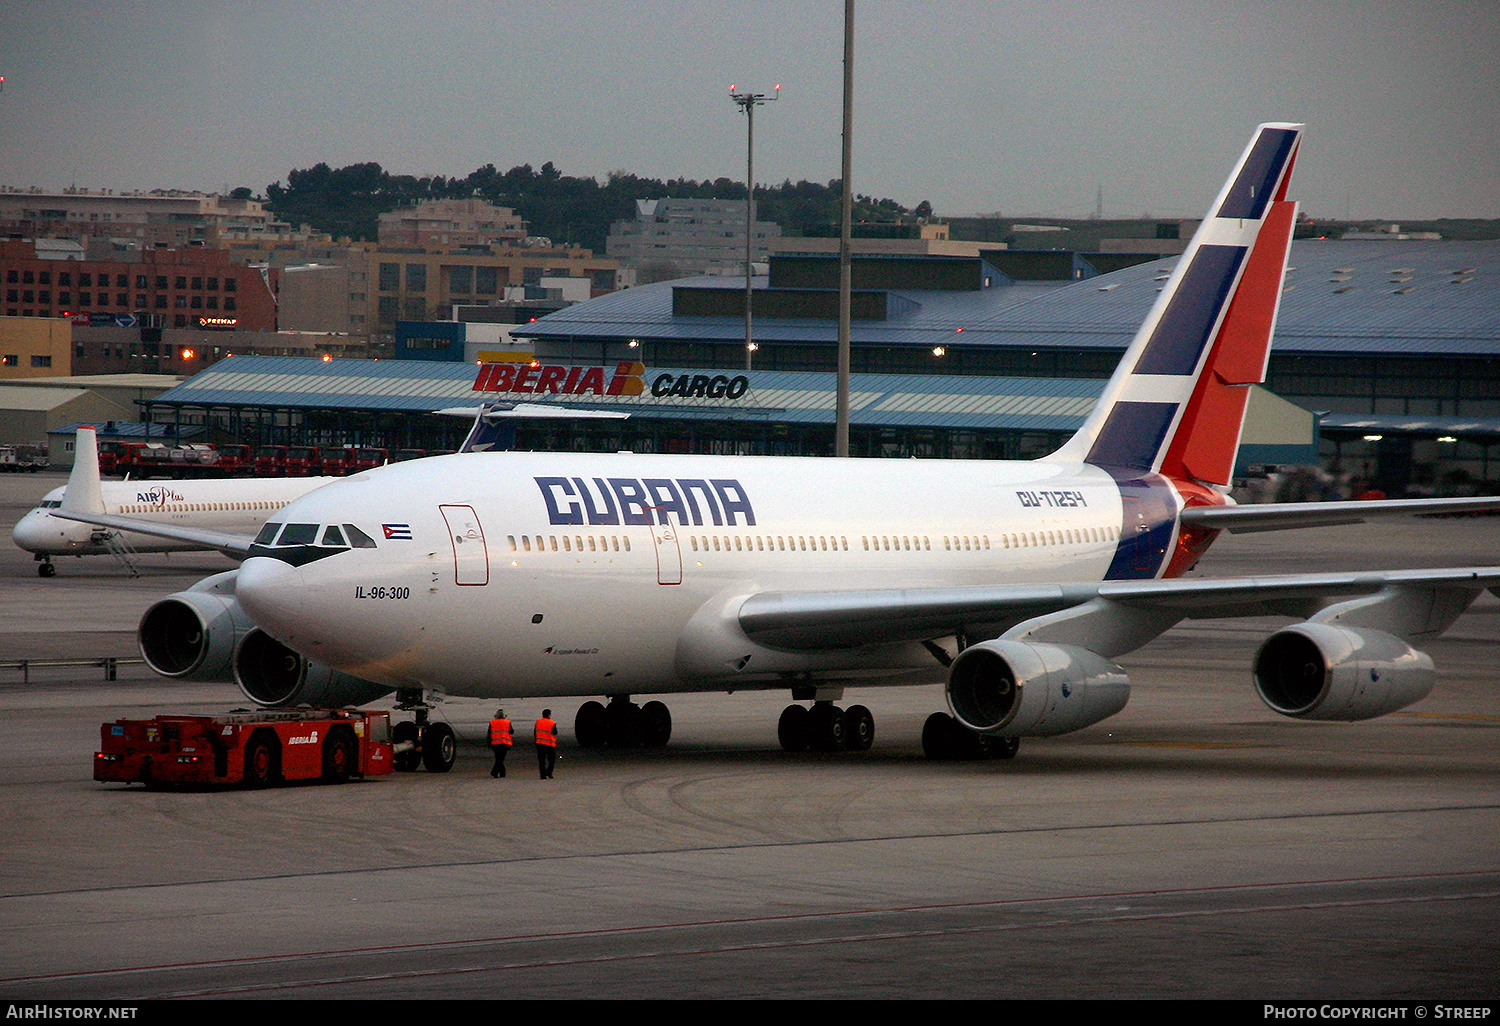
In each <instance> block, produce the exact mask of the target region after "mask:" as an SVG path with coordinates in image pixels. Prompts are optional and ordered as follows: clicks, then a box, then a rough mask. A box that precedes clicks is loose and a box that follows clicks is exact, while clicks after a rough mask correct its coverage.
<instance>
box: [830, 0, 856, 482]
mask: <svg viewBox="0 0 1500 1026" xmlns="http://www.w3.org/2000/svg"><path fill="white" fill-rule="evenodd" d="M853 135H854V0H844V140H843V175H844V181H843V189H842V195H841V196H840V197H839V365H838V376H837V381H836V383H835V385H834V389H835V392H834V401H833V410H834V414H833V454H834V455H835V456H848V455H849V368H850V364H851V362H852V360H851V358H850V345H849V322H850V319H851V318H850V309H849V304H850V296H851V294H852V291H853V277H854V276H853V264H852V258H851V256H850V252H849V250H850V241H849V237H850V235H851V234H853V224H852V222H853V220H854V183H853V181H852V177H853V164H854V160H853V151H854V142H853Z"/></svg>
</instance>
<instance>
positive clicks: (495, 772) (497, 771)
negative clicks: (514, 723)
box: [490, 745, 510, 777]
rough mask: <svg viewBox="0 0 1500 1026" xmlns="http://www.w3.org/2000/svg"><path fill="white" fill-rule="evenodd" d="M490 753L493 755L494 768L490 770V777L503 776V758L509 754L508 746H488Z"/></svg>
mask: <svg viewBox="0 0 1500 1026" xmlns="http://www.w3.org/2000/svg"><path fill="white" fill-rule="evenodd" d="M490 751H492V752H494V753H495V768H494V769H492V770H490V776H492V777H503V776H505V757H506V756H507V755H509V754H510V745H490Z"/></svg>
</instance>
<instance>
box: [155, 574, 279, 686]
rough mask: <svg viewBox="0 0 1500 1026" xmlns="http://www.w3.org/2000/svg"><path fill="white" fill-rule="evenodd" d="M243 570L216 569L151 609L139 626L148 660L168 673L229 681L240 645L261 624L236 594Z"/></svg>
mask: <svg viewBox="0 0 1500 1026" xmlns="http://www.w3.org/2000/svg"><path fill="white" fill-rule="evenodd" d="M238 574H239V571H238V570H230V571H228V572H226V573H222V574H215V575H214V576H213V577H209V578H207V579H205V580H202V581H199V582H198V583H197V584H195V585H193V586H192V587H191V588H189V589H188V590H187V591H179V592H178V593H177V594H175V595H169V596H167V597H166V598H164V599H162V600H161V601H160V602H157V603H156V604H155V605H153V606H152V607H151V608H150V609H148V610H146V614H145V615H144V616H142V617H141V624H140V627H139V628H138V629H137V630H136V639H137V641H138V642H139V644H140V648H141V655H142V657H144V658H145V660H146V665H147V666H149V667H151V669H153V670H155V671H156V672H157V673H159V674H161V675H162V676H163V677H176V678H178V679H180V680H195V681H207V682H213V681H220V682H222V681H228V680H229V679H230V674H231V666H232V663H233V661H234V652H235V648H236V646H237V645H238V644H239V640H240V638H241V637H243V636H244V634H245V632H247V631H249V630H250V629H251V628H252V627H254V626H255V625H254V624H253V623H252V622H251V621H250V618H249V617H248V616H246V615H245V611H244V610H243V609H241V608H240V604H239V602H238V601H237V600H236V598H235V594H234V585H235V578H236V577H237V576H238Z"/></svg>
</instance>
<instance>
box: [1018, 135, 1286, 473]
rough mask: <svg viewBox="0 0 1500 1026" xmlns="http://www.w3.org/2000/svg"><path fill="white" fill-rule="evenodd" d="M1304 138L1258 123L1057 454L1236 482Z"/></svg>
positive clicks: (1282, 265)
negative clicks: (1288, 194) (1117, 361)
mask: <svg viewBox="0 0 1500 1026" xmlns="http://www.w3.org/2000/svg"><path fill="white" fill-rule="evenodd" d="M1301 137H1302V126H1301V125H1294V124H1279V123H1278V124H1264V125H1261V126H1259V127H1258V128H1257V129H1256V130H1255V135H1254V136H1253V137H1252V138H1251V140H1250V144H1249V145H1248V146H1247V147H1246V148H1245V151H1244V153H1243V154H1241V156H1240V159H1239V162H1238V163H1237V164H1236V165H1235V168H1234V171H1233V172H1232V173H1231V174H1230V176H1229V178H1228V180H1227V181H1226V182H1225V183H1224V186H1223V188H1222V189H1221V190H1220V191H1219V195H1218V198H1217V199H1215V201H1214V204H1213V206H1212V207H1211V208H1210V212H1209V216H1208V217H1207V218H1205V219H1204V221H1203V223H1202V225H1200V226H1199V228H1198V231H1197V233H1196V234H1194V236H1193V239H1192V241H1191V242H1190V243H1189V244H1188V248H1187V250H1186V251H1185V252H1184V253H1183V254H1182V256H1181V258H1180V259H1179V260H1178V262H1177V267H1176V269H1175V270H1174V271H1173V272H1172V276H1171V278H1170V279H1168V281H1167V284H1166V286H1165V287H1164V288H1163V289H1162V293H1161V295H1160V296H1159V297H1158V298H1157V301H1156V303H1155V305H1154V306H1153V307H1152V308H1151V312H1150V313H1149V314H1148V315H1147V317H1146V319H1145V321H1144V322H1143V323H1142V324H1141V327H1140V329H1139V330H1138V331H1137V332H1136V335H1135V338H1134V340H1133V341H1132V342H1131V344H1130V347H1129V348H1128V349H1126V351H1125V355H1124V357H1122V358H1121V360H1120V365H1119V367H1118V368H1117V369H1116V371H1115V374H1114V377H1112V378H1111V379H1110V381H1109V384H1108V385H1107V386H1105V389H1104V393H1103V395H1102V397H1101V398H1100V400H1099V404H1098V405H1097V406H1096V407H1095V408H1094V411H1093V412H1092V413H1091V414H1090V415H1089V418H1088V419H1087V420H1086V421H1085V422H1084V424H1083V427H1081V428H1080V429H1079V430H1078V433H1077V434H1075V435H1074V436H1073V437H1072V438H1071V439H1069V440H1068V442H1067V443H1066V444H1065V445H1064V446H1063V447H1062V448H1061V449H1059V450H1058V451H1057V452H1055V453H1053V454H1052V455H1051V456H1048V457H1046V458H1047V459H1049V460H1060V461H1061V460H1066V461H1073V462H1085V463H1091V464H1094V465H1096V466H1102V467H1109V468H1117V469H1121V470H1129V471H1153V472H1157V473H1162V474H1165V475H1166V476H1168V477H1171V478H1174V479H1177V480H1180V481H1194V480H1196V481H1200V482H1203V483H1205V484H1215V485H1227V484H1228V483H1229V479H1230V474H1231V473H1232V472H1233V469H1234V458H1235V453H1236V451H1237V450H1238V448H1239V441H1240V430H1241V428H1242V426H1243V422H1244V412H1245V402H1246V399H1247V398H1248V394H1249V386H1250V385H1252V384H1257V383H1259V382H1261V381H1264V380H1265V370H1266V363H1267V361H1268V359H1269V358H1270V350H1271V337H1272V334H1273V333H1274V330H1275V324H1276V314H1277V311H1278V310H1279V308H1280V303H1281V289H1282V279H1283V276H1284V274H1285V270H1286V258H1287V253H1288V251H1289V250H1290V247H1291V238H1292V228H1293V226H1294V225H1295V222H1296V213H1297V207H1296V204H1295V203H1290V202H1287V200H1286V190H1287V183H1288V181H1289V180H1290V177H1291V172H1292V165H1293V164H1294V163H1295V161H1296V157H1297V150H1298V145H1299V143H1300V141H1301Z"/></svg>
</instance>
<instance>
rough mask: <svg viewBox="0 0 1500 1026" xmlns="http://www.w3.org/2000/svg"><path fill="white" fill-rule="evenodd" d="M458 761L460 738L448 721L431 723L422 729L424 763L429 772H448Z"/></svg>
mask: <svg viewBox="0 0 1500 1026" xmlns="http://www.w3.org/2000/svg"><path fill="white" fill-rule="evenodd" d="M457 761H458V738H456V737H454V736H453V728H452V727H450V726H448V724H446V723H429V724H427V727H426V729H425V730H423V731H422V765H423V766H426V767H427V772H428V773H447V772H448V771H449V770H451V769H452V768H453V764H454V763H455V762H457Z"/></svg>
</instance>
